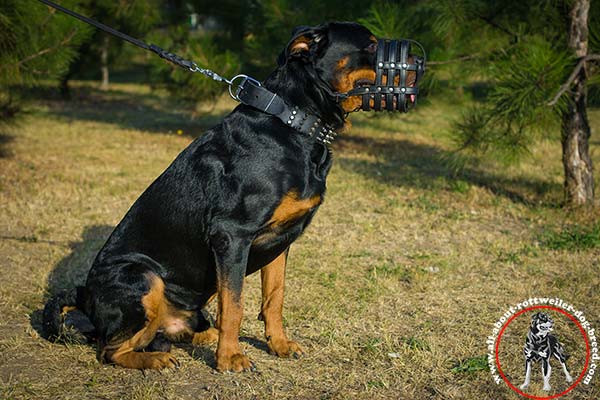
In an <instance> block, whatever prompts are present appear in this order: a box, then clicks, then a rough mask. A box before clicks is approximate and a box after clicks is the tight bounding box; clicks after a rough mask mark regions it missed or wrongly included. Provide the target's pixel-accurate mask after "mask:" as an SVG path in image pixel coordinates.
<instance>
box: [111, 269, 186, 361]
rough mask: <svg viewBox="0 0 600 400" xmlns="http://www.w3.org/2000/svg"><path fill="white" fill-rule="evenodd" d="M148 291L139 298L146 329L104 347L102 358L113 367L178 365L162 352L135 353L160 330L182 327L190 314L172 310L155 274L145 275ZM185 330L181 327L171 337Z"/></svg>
mask: <svg viewBox="0 0 600 400" xmlns="http://www.w3.org/2000/svg"><path fill="white" fill-rule="evenodd" d="M148 279H149V281H150V290H149V291H148V293H147V294H145V295H144V296H143V297H142V305H143V307H144V311H145V312H146V320H147V322H146V326H145V327H144V328H142V329H140V330H139V331H138V332H137V333H136V334H135V335H133V336H132V337H131V338H129V339H128V340H126V341H124V342H122V343H120V344H118V345H117V344H111V345H109V346H107V348H106V350H105V351H106V357H107V358H108V359H109V360H110V361H112V362H114V363H115V364H117V365H120V366H123V367H125V368H136V369H160V368H172V367H176V366H178V365H179V363H178V361H177V359H175V357H173V356H172V355H171V354H170V353H166V352H147V353H143V352H138V350H141V349H143V348H145V347H146V346H148V345H149V344H150V342H151V341H152V340H153V339H154V336H156V332H157V331H158V330H159V329H161V328H167V329H168V328H170V327H172V325H173V324H174V323H175V324H181V323H183V324H184V325H185V321H184V320H185V319H187V318H189V316H190V315H191V313H190V312H188V311H179V310H176V309H174V308H173V307H172V306H171V305H170V304H169V302H168V301H167V299H166V298H165V294H164V291H165V284H164V282H163V280H162V279H161V278H160V277H158V276H156V275H148ZM180 331H185V329H184V327H183V326H182V329H178V330H177V331H173V330H172V331H171V332H170V333H171V334H178V333H179V332H180ZM115 347H116V348H115Z"/></svg>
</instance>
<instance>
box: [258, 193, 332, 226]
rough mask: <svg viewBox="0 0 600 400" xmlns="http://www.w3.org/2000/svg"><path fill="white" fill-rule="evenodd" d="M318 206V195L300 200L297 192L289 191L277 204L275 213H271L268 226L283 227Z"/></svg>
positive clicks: (319, 199)
mask: <svg viewBox="0 0 600 400" xmlns="http://www.w3.org/2000/svg"><path fill="white" fill-rule="evenodd" d="M319 204H321V196H320V195H316V196H312V197H308V198H306V199H301V198H299V195H298V192H296V191H290V192H289V193H287V194H286V195H285V196H283V199H281V203H279V205H278V206H277V208H276V209H275V211H273V215H272V216H271V219H270V220H269V225H283V224H286V223H287V222H290V221H294V220H296V219H298V218H300V217H302V216H303V215H305V214H306V213H308V212H309V211H310V210H311V209H312V208H314V207H316V206H318V205H319Z"/></svg>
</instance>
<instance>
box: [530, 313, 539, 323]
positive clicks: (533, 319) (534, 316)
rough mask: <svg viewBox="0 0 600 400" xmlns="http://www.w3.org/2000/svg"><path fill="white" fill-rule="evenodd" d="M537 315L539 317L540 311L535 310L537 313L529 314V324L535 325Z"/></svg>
mask: <svg viewBox="0 0 600 400" xmlns="http://www.w3.org/2000/svg"><path fill="white" fill-rule="evenodd" d="M539 317H540V313H539V312H537V313H535V314H533V315H532V316H531V326H535V323H536V322H537V320H538V319H539Z"/></svg>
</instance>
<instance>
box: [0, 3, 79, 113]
mask: <svg viewBox="0 0 600 400" xmlns="http://www.w3.org/2000/svg"><path fill="white" fill-rule="evenodd" d="M62 3H63V5H65V6H67V7H73V8H75V9H77V7H76V5H77V2H76V1H75V0H68V1H64V2H62ZM89 33H90V30H89V28H88V27H86V26H81V25H73V23H72V20H71V19H70V18H69V17H67V16H65V15H62V14H61V13H59V12H57V11H55V10H54V9H51V8H49V7H47V6H45V5H43V4H41V3H38V2H25V1H20V0H4V1H2V2H1V3H0V121H6V120H8V119H10V118H11V117H12V116H14V115H15V113H16V112H17V111H18V110H19V107H18V88H19V87H20V86H33V85H36V84H38V83H39V82H40V81H41V80H43V79H56V78H58V77H59V76H60V75H61V74H63V73H64V72H65V71H66V69H67V68H68V65H69V63H70V62H71V61H72V60H73V58H74V57H76V55H77V53H76V51H75V49H76V48H77V46H78V45H79V44H80V43H82V41H83V40H85V39H86V38H87V37H88V36H89Z"/></svg>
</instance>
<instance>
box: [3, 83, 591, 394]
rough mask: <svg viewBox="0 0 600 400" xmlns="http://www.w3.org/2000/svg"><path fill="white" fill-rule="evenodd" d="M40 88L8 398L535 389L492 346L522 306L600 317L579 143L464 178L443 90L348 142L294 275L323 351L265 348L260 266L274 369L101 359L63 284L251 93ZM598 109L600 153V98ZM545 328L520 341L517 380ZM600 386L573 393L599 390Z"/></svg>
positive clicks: (289, 295) (15, 245)
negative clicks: (574, 196) (568, 160)
mask: <svg viewBox="0 0 600 400" xmlns="http://www.w3.org/2000/svg"><path fill="white" fill-rule="evenodd" d="M35 97H36V98H37V100H36V101H35V102H34V103H32V105H31V107H30V109H29V110H28V114H27V115H26V116H25V117H24V118H23V119H22V120H21V121H20V123H19V124H18V125H17V126H15V127H12V128H10V129H5V130H3V131H2V132H0V204H1V207H0V258H1V259H2V263H1V264H0V265H1V268H2V269H1V271H2V274H3V275H2V285H0V316H1V318H0V398H7V399H8V398H10V399H59V398H77V399H79V398H86V399H87V398H90V399H117V398H123V399H180V398H182V399H183V398H207V399H216V398H219V399H254V398H259V399H271V398H272V399H317V398H319V399H390V398H392V399H467V400H468V399H481V398H485V399H519V398H521V397H519V396H518V395H517V394H515V393H513V392H512V391H511V390H510V389H509V388H508V387H507V386H506V385H504V384H502V385H496V384H495V383H493V381H492V379H491V377H490V374H489V372H488V371H487V370H486V368H487V367H486V363H484V361H486V360H484V357H481V356H478V355H479V354H482V353H484V352H485V348H486V345H485V339H486V338H487V336H488V335H489V334H490V332H491V329H492V324H493V323H494V322H495V321H496V320H497V319H498V318H499V317H500V316H501V315H502V314H503V313H504V312H505V310H506V308H507V307H508V306H509V305H512V304H515V303H517V302H520V301H522V300H524V299H527V298H529V297H531V296H540V295H541V296H556V297H561V298H563V299H564V300H566V301H569V302H572V303H573V304H575V305H576V306H578V307H580V308H581V309H583V310H584V311H585V313H586V316H588V319H590V320H591V321H594V322H593V323H594V324H598V323H597V321H598V316H599V315H600V295H599V291H598V289H597V288H598V287H600V275H599V274H598V247H597V243H598V230H599V228H598V226H599V225H598V212H597V209H593V210H587V211H586V210H564V209H563V208H561V206H560V205H561V202H562V165H561V161H560V143H558V142H555V141H550V140H548V141H545V142H542V143H539V144H538V145H537V146H536V147H535V148H534V149H533V152H532V156H531V158H530V159H528V160H526V161H525V162H524V163H523V164H522V165H520V166H514V167H510V168H507V167H505V166H499V165H496V164H494V163H490V162H481V163H478V164H475V165H476V166H474V167H471V168H470V169H467V170H466V171H465V172H464V173H463V174H461V175H460V176H455V175H454V174H453V173H452V171H451V170H449V169H448V166H447V165H446V164H445V162H444V158H445V157H446V156H447V155H448V154H449V153H450V149H451V141H450V140H449V129H450V127H451V126H452V121H453V120H455V119H456V118H458V117H459V116H460V113H461V107H462V106H463V105H466V104H467V103H468V101H466V100H461V101H454V100H455V99H452V101H448V102H446V101H442V100H439V99H438V100H436V99H433V100H432V101H431V104H429V105H428V106H426V107H420V108H418V109H417V110H416V111H415V112H411V113H408V114H406V115H400V114H395V115H387V114H382V115H376V114H367V113H363V114H360V113H359V114H356V115H352V116H351V117H350V119H351V120H352V122H353V125H354V126H353V127H352V129H350V130H349V131H348V132H344V133H342V134H341V135H340V137H339V140H336V142H335V143H334V144H333V153H334V166H333V168H332V171H331V173H330V175H329V178H328V182H327V185H328V193H327V197H326V201H325V203H324V204H323V205H322V206H321V208H320V210H319V212H318V214H317V215H316V217H315V219H314V221H313V223H312V224H311V226H310V227H309V228H308V229H307V231H306V233H305V234H304V235H303V236H302V238H300V239H299V240H298V241H297V242H296V243H295V244H294V245H293V246H292V248H291V251H290V256H289V267H288V270H287V277H286V300H285V307H284V316H285V323H286V329H287V331H288V333H289V335H290V337H291V338H293V339H295V340H297V341H298V342H299V343H300V344H301V345H302V346H303V347H304V349H305V350H306V356H305V357H304V358H302V359H300V360H280V359H277V358H276V357H273V356H271V355H269V354H268V353H267V352H266V351H265V345H264V341H263V337H264V332H263V325H262V322H260V321H258V320H257V319H256V315H257V313H258V311H259V309H260V301H261V295H260V278H259V277H258V276H257V275H256V274H255V275H253V276H250V277H249V278H248V279H247V280H246V283H245V288H244V302H245V305H244V307H245V313H244V320H243V324H242V332H241V336H242V341H241V346H242V349H243V351H245V352H246V353H247V354H248V355H249V357H250V358H251V359H252V360H253V361H254V362H255V363H256V365H257V366H258V369H259V372H257V373H245V374H230V375H224V374H218V373H216V372H215V370H214V364H215V361H214V350H215V348H214V346H212V347H207V348H203V347H198V348H192V347H191V346H190V345H189V344H178V345H176V346H175V347H174V349H173V352H174V353H175V355H176V357H177V358H178V359H179V361H180V362H181V364H182V367H181V368H180V369H179V370H176V371H162V372H156V371H149V372H147V373H145V374H142V373H141V372H139V371H130V370H125V369H122V368H116V367H112V366H106V365H101V364H99V363H98V362H97V360H96V353H95V349H94V347H93V346H89V345H82V344H77V343H69V344H68V345H60V344H51V343H48V342H47V341H45V340H43V339H42V338H40V337H39V333H38V330H39V327H40V310H41V308H42V307H43V304H44V301H45V298H46V296H47V295H48V294H49V293H55V292H56V291H57V290H59V289H61V288H66V287H72V286H73V285H76V284H80V283H81V282H83V280H84V279H85V276H86V272H87V269H88V268H89V266H90V265H91V263H92V260H93V258H94V257H95V255H96V252H97V251H98V249H99V248H100V247H101V246H102V244H103V243H104V241H105V240H106V238H107V237H108V235H109V234H110V232H111V230H112V228H113V227H114V226H115V225H116V224H117V223H118V222H119V220H120V219H121V218H122V216H123V215H124V213H125V212H126V211H127V209H128V208H129V207H130V205H131V204H132V202H133V201H135V199H136V198H137V197H138V196H139V195H140V193H142V191H143V190H144V189H145V188H146V187H147V186H148V185H149V184H150V183H151V182H152V181H153V179H155V178H156V176H158V175H159V174H160V173H161V172H162V171H163V170H164V169H165V168H166V167H167V166H168V165H169V163H170V162H171V161H172V160H173V159H174V158H175V157H176V156H177V154H178V153H179V152H180V151H181V150H182V149H183V148H185V147H186V146H187V145H188V144H189V143H190V142H191V141H192V140H193V138H194V137H197V136H199V135H201V134H202V132H203V131H204V130H205V129H206V128H207V127H209V126H211V125H212V124H215V123H217V122H218V121H219V120H220V118H222V116H223V115H224V114H226V113H227V112H228V111H229V110H230V109H231V108H232V107H233V106H234V104H233V103H232V102H230V101H229V100H228V99H227V98H226V97H224V98H223V99H222V100H220V101H219V102H217V103H216V104H212V105H210V106H202V107H198V108H195V109H192V108H184V107H183V106H182V105H180V104H177V103H174V102H172V101H170V100H169V99H168V98H166V97H164V96H163V95H162V94H161V93H160V92H153V91H151V90H150V89H149V88H148V87H144V86H138V85H130V84H115V85H114V90H111V91H108V92H100V91H98V90H96V89H95V88H94V86H93V85H91V84H89V83H81V84H79V85H75V90H74V93H73V97H74V98H73V101H72V102H66V103H65V102H62V101H61V100H59V99H57V98H56V97H55V96H54V95H53V94H52V92H50V91H44V90H42V91H38V92H37V93H35ZM589 115H590V119H591V124H592V128H593V134H592V143H591V146H592V156H593V158H594V162H595V163H596V165H600V164H599V163H600V156H599V154H598V152H597V151H595V149H596V148H597V145H598V144H599V143H600V141H599V140H598V138H597V136H596V135H597V133H598V128H600V111H599V110H590V112H589ZM178 131H181V134H178ZM596 183H597V184H598V179H597V180H596ZM557 227H562V228H557ZM210 311H212V312H214V306H211V308H210ZM518 321H520V320H518ZM557 323H558V322H557ZM527 324H528V322H527V321H525V320H523V321H520V322H519V323H515V325H514V329H513V330H511V331H510V332H507V334H506V338H505V339H504V341H503V343H505V346H504V347H503V348H502V351H503V353H502V354H503V357H505V358H506V363H507V364H506V365H507V371H509V372H510V374H512V375H511V376H513V377H514V379H515V380H519V379H522V371H521V369H522V355H521V348H522V345H523V340H524V334H525V332H526V329H527ZM561 324H562V325H561ZM568 326H569V325H568V321H562V322H560V324H558V325H557V328H556V333H557V334H559V335H560V338H561V340H562V341H563V343H566V344H565V345H566V346H568V349H567V350H568V351H569V350H571V353H572V358H571V359H570V360H569V365H570V366H572V368H573V369H574V371H573V372H572V373H573V376H576V372H577V368H579V367H580V366H581V365H582V362H583V361H582V358H581V356H582V354H583V353H582V352H581V349H580V348H578V347H576V345H577V344H578V343H579V342H578V340H579V339H578V337H577V335H578V334H579V333H578V332H577V330H569V329H567V328H568ZM512 327H513V325H511V328H512ZM596 328H597V329H600V326H596ZM511 366H514V367H511ZM555 367H556V365H555ZM555 372H556V373H555V374H553V378H552V379H553V380H557V382H558V379H559V378H560V370H559V368H555ZM537 373H538V372H536V374H537ZM538 378H539V375H534V379H538ZM532 382H534V381H532ZM535 382H536V385H537V383H539V381H538V380H535ZM599 382H600V381H598V380H597V377H596V379H595V380H594V381H593V384H592V385H591V386H590V387H587V388H584V387H578V388H576V389H575V390H574V391H573V394H572V398H574V399H590V400H591V399H598V398H600V389H599V387H600V383H599ZM556 387H557V388H560V387H561V386H560V385H558V384H557V385H556ZM538 389H539V390H538ZM533 390H534V391H533V392H531V394H534V395H540V396H541V395H545V393H543V392H542V391H541V386H540V387H539V388H537V386H536V387H535V388H534V389H533Z"/></svg>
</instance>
